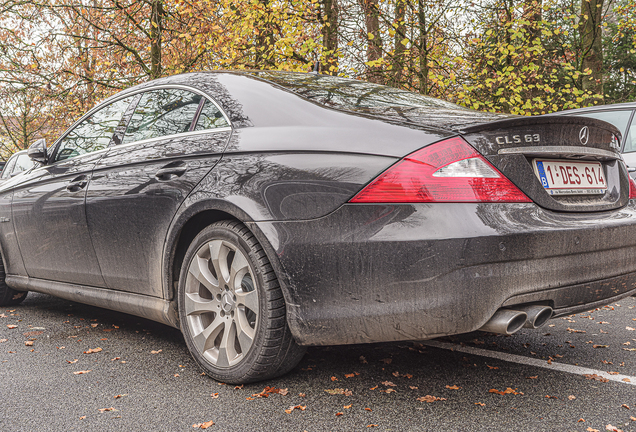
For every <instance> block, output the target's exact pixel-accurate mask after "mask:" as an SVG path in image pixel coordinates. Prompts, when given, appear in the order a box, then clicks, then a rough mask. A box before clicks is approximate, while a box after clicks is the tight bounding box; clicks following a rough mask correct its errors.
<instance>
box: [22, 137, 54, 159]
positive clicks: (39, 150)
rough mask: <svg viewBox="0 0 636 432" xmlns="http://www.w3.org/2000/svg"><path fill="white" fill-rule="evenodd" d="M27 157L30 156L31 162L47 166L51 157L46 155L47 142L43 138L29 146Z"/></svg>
mask: <svg viewBox="0 0 636 432" xmlns="http://www.w3.org/2000/svg"><path fill="white" fill-rule="evenodd" d="M27 155H29V157H30V158H31V160H33V161H35V162H39V163H41V164H42V165H46V163H47V162H48V161H49V157H48V155H47V154H46V140H45V139H44V138H41V139H39V140H37V141H36V142H34V143H33V144H31V145H30V146H29V150H27Z"/></svg>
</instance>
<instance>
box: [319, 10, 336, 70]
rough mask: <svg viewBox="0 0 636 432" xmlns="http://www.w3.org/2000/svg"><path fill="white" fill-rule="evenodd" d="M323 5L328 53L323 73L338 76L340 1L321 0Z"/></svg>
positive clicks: (325, 45) (324, 42)
mask: <svg viewBox="0 0 636 432" xmlns="http://www.w3.org/2000/svg"><path fill="white" fill-rule="evenodd" d="M321 3H322V13H323V22H322V30H321V31H322V43H323V45H324V47H325V50H326V51H327V53H326V55H325V65H324V67H323V72H324V73H327V74H329V75H337V74H338V56H337V51H338V0H321Z"/></svg>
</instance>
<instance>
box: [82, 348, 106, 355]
mask: <svg viewBox="0 0 636 432" xmlns="http://www.w3.org/2000/svg"><path fill="white" fill-rule="evenodd" d="M101 351H102V349H101V348H100V347H97V348H91V349H89V350H88V351H84V354H95V353H98V352H101Z"/></svg>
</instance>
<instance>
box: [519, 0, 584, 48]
mask: <svg viewBox="0 0 636 432" xmlns="http://www.w3.org/2000/svg"><path fill="white" fill-rule="evenodd" d="M584 1H585V0H584ZM542 8H543V2H542V0H524V3H523V18H524V20H527V21H528V23H527V24H525V25H524V29H525V31H526V33H527V34H528V40H529V41H530V44H531V45H534V44H537V43H541V28H540V22H541V19H542V18H543V17H542V12H543V10H542Z"/></svg>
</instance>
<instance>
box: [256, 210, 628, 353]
mask: <svg viewBox="0 0 636 432" xmlns="http://www.w3.org/2000/svg"><path fill="white" fill-rule="evenodd" d="M256 225H257V226H258V229H259V230H260V231H261V232H262V233H263V234H264V235H265V237H266V238H267V240H268V241H269V243H270V244H271V246H272V247H273V249H274V251H275V252H276V254H277V260H278V261H279V265H280V267H279V269H280V270H281V271H279V273H282V274H279V278H280V279H281V283H282V285H283V287H284V289H285V290H286V299H287V303H288V321H289V324H290V327H291V329H292V332H293V333H294V336H295V337H296V339H297V341H298V342H299V343H300V344H304V345H327V344H329V345H331V344H351V343H364V342H381V341H395V340H418V339H419V340H421V339H427V338H433V337H437V336H443V335H451V334H458V333H465V332H470V331H473V330H476V329H478V328H480V327H481V326H482V325H483V324H485V323H486V321H488V319H490V317H491V316H492V315H493V314H494V313H495V311H496V310H497V309H498V308H499V307H501V306H504V305H505V306H513V305H515V304H521V303H530V302H541V303H544V304H549V305H550V306H552V307H553V308H555V309H556V313H557V314H566V313H574V312H577V311H580V310H586V309H589V308H593V307H597V306H599V305H602V304H605V303H606V302H609V301H613V300H616V299H619V298H621V297H624V296H627V295H629V294H630V293H632V292H633V291H634V290H636V207H635V206H634V205H633V204H630V205H628V206H627V207H624V208H622V209H619V210H616V211H610V212H602V213H593V214H564V213H556V212H551V211H547V210H544V209H541V208H540V207H538V206H536V205H534V204H418V205H408V204H407V205H384V206H380V205H345V206H343V207H341V208H340V209H338V210H337V211H335V212H333V213H331V214H330V215H328V216H325V217H323V218H320V219H316V220H311V221H301V222H258V223H256Z"/></svg>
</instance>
